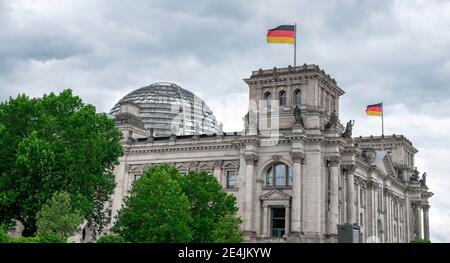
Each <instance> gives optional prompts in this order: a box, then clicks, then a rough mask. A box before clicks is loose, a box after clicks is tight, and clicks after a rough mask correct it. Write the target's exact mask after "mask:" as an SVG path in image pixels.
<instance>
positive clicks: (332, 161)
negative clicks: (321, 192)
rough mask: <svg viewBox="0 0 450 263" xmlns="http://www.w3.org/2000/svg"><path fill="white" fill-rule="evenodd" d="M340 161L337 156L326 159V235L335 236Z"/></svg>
mask: <svg viewBox="0 0 450 263" xmlns="http://www.w3.org/2000/svg"><path fill="white" fill-rule="evenodd" d="M340 161H341V159H340V158H339V157H338V156H333V157H328V158H327V165H328V167H329V169H330V182H329V184H330V185H329V187H330V207H329V215H330V217H329V224H328V233H329V234H331V235H336V234H337V225H338V223H339V183H338V182H339V181H338V180H339V178H338V177H339V170H340V169H339V164H340Z"/></svg>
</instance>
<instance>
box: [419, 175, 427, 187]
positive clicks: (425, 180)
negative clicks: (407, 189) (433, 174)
mask: <svg viewBox="0 0 450 263" xmlns="http://www.w3.org/2000/svg"><path fill="white" fill-rule="evenodd" d="M419 182H420V186H426V185H427V173H423V174H422V179H420V181H419Z"/></svg>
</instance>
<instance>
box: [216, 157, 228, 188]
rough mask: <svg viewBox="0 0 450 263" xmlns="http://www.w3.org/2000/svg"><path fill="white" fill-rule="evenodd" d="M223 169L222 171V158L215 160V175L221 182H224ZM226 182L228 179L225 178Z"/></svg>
mask: <svg viewBox="0 0 450 263" xmlns="http://www.w3.org/2000/svg"><path fill="white" fill-rule="evenodd" d="M221 171H222V161H220V160H217V161H214V168H213V175H214V177H215V178H216V179H217V181H218V182H219V184H222V180H221V178H220V174H221ZM225 176H226V175H225ZM225 184H226V180H225ZM225 187H226V185H225Z"/></svg>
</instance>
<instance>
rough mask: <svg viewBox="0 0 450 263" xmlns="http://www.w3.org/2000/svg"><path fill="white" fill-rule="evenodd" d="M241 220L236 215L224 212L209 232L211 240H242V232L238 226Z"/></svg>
mask: <svg viewBox="0 0 450 263" xmlns="http://www.w3.org/2000/svg"><path fill="white" fill-rule="evenodd" d="M241 224H242V220H241V219H240V218H238V217H237V216H236V215H232V214H226V215H224V216H222V217H221V218H220V219H219V221H218V222H217V223H216V224H215V225H214V229H213V230H212V233H211V240H212V242H214V243H240V242H242V232H241V231H240V229H239V226H240V225H241Z"/></svg>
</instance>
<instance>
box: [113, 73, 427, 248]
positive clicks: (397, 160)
mask: <svg viewBox="0 0 450 263" xmlns="http://www.w3.org/2000/svg"><path fill="white" fill-rule="evenodd" d="M244 81H245V82H246V83H247V84H248V86H249V114H247V115H246V117H245V130H244V131H243V132H236V133H219V134H213V135H188V136H174V135H173V136H170V137H153V136H152V135H151V134H150V132H149V131H148V130H146V129H142V126H141V125H135V123H136V121H135V120H134V121H133V122H127V121H124V120H123V118H122V119H121V122H118V127H119V128H120V129H121V130H122V131H123V132H124V135H125V139H124V140H123V146H124V150H125V155H124V156H123V157H122V158H121V159H120V164H119V165H118V166H117V167H116V169H115V175H116V182H117V187H116V190H115V193H114V195H113V196H112V202H111V203H110V205H109V209H110V211H111V212H110V213H111V217H112V218H114V216H115V215H116V214H117V211H118V210H119V209H120V208H121V206H122V199H123V197H124V196H125V195H126V194H127V192H128V190H129V189H130V187H131V183H132V181H133V180H136V179H138V178H139V177H140V175H141V174H142V173H143V172H144V171H145V169H147V168H149V167H151V166H152V165H155V164H160V163H167V164H171V165H174V166H175V167H177V168H178V169H179V170H180V171H181V172H182V173H185V172H187V171H189V170H195V169H201V170H206V171H208V172H210V173H211V175H212V176H214V177H215V178H217V180H218V181H219V182H220V183H221V184H222V185H223V189H224V191H226V192H229V193H230V194H233V195H235V196H236V198H237V203H238V206H239V208H240V209H239V215H240V216H241V218H242V220H243V224H242V226H241V227H242V230H243V232H244V235H245V240H246V241H249V242H336V241H337V225H338V224H343V223H351V224H353V223H356V224H358V225H360V226H361V232H362V240H363V242H377V241H379V242H409V241H410V240H412V239H415V238H425V239H429V235H430V234H429V216H428V210H429V207H430V205H429V202H428V199H429V197H431V196H432V193H431V192H429V191H428V188H427V186H426V182H425V180H423V181H420V180H419V178H418V171H417V169H415V167H414V155H415V153H417V150H416V149H415V148H414V147H413V145H412V144H411V142H410V141H408V140H407V139H406V138H405V137H403V136H398V135H392V136H383V137H373V136H370V137H359V138H352V137H351V127H352V125H353V123H351V122H350V124H348V123H347V127H345V128H344V126H343V125H342V124H341V123H340V121H339V97H340V96H342V95H343V94H344V91H343V90H342V89H341V88H339V87H338V85H337V84H336V81H335V80H334V79H332V78H331V77H330V76H329V75H327V74H325V72H324V71H323V70H321V69H320V68H319V67H318V66H316V65H303V66H297V67H288V68H280V69H277V68H274V69H270V70H262V69H260V70H257V71H254V72H252V75H251V76H250V77H249V78H247V79H245V80H244ZM296 107H297V108H296ZM333 115H334V116H333ZM121 116H125V117H126V116H128V115H127V114H122V115H121ZM342 134H344V136H342ZM349 134H350V135H349ZM348 135H349V136H348ZM423 177H425V176H423ZM113 223H114V222H112V223H111V224H113Z"/></svg>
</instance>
